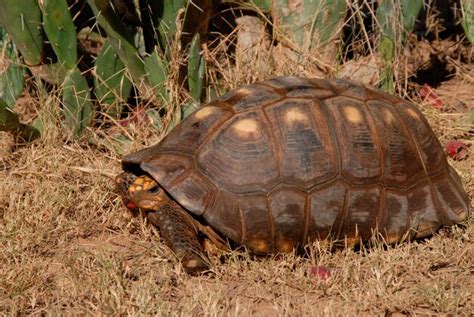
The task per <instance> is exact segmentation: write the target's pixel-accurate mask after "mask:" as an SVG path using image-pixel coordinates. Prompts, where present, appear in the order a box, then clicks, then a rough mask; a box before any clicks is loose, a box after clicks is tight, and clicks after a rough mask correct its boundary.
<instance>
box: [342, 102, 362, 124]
mask: <svg viewBox="0 0 474 317" xmlns="http://www.w3.org/2000/svg"><path fill="white" fill-rule="evenodd" d="M344 115H345V116H346V119H347V120H348V121H349V122H350V123H355V124H358V123H361V122H362V113H361V112H360V110H359V109H357V108H356V107H352V106H349V107H345V108H344Z"/></svg>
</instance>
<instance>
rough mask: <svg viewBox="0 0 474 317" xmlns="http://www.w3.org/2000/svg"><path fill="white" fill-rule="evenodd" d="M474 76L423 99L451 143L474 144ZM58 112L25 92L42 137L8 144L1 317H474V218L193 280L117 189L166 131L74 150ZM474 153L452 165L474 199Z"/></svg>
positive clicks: (95, 136)
mask: <svg viewBox="0 0 474 317" xmlns="http://www.w3.org/2000/svg"><path fill="white" fill-rule="evenodd" d="M351 67H352V66H351ZM472 74H473V72H472V68H471V69H468V70H467V71H466V70H463V71H460V72H459V74H458V75H457V76H454V77H453V78H452V79H451V80H448V81H445V82H443V84H442V85H440V86H439V87H437V89H436V93H437V95H439V97H440V98H443V100H445V101H446V103H447V106H444V107H441V108H440V109H437V108H435V107H433V104H436V103H433V98H431V99H430V98H427V101H425V102H420V103H419V105H420V108H421V109H422V111H423V112H424V113H425V115H426V117H427V118H428V120H429V121H430V123H431V125H432V126H433V129H434V130H435V133H436V134H437V136H438V137H439V138H440V140H441V142H442V144H445V143H446V142H448V141H450V140H453V139H459V140H463V142H465V143H466V144H472V142H473V138H472V137H473V130H472V129H473V128H472V121H470V119H469V115H468V113H469V111H471V110H472V109H473V108H474V104H473V100H472V96H473V94H472V90H473V88H474V79H473V76H472ZM262 76H263V75H262ZM229 78H230V77H229ZM252 79H253V78H252ZM237 85H238V84H237V82H235V86H237ZM230 86H233V84H231V85H230ZM40 99H41V98H40ZM434 99H435V100H436V98H434ZM415 101H417V102H418V101H420V100H415ZM38 109H40V110H38ZM58 109H59V106H58V104H57V100H55V98H54V97H48V96H45V97H44V100H39V104H38V101H37V100H36V99H34V98H31V97H29V96H28V95H26V96H23V99H22V100H20V102H19V104H18V105H17V107H16V108H15V110H16V111H17V112H19V113H20V115H21V118H22V120H23V121H24V122H28V121H29V120H31V119H32V118H33V117H35V116H36V115H37V112H36V110H38V113H39V115H40V117H41V119H42V122H43V126H44V132H43V136H42V138H41V139H40V140H37V141H35V142H33V143H31V144H27V145H20V146H14V145H13V143H12V139H11V136H9V135H7V134H5V133H2V134H0V312H3V313H4V314H6V315H26V314H37V315H43V314H52V315H64V314H70V315H99V314H100V315H105V314H107V315H138V314H146V315H170V314H173V315H175V314H176V315H185V316H186V315H209V316H221V315H231V316H234V315H235V316H247V315H257V316H278V315H281V316H286V315H288V316H305V315H306V316H308V315H311V316H314V315H353V314H354V313H356V314H359V315H374V314H377V315H407V314H409V315H413V314H417V315H425V314H430V315H431V314H456V315H470V314H472V312H473V311H474V296H473V295H474V294H473V293H474V291H473V290H474V225H473V224H472V220H467V221H466V222H465V223H463V224H460V225H459V226H455V227H452V228H444V229H442V230H441V231H440V232H439V233H437V234H436V235H434V236H433V237H430V238H428V239H425V240H423V241H413V242H403V243H400V244H398V245H391V246H386V245H382V244H378V245H374V246H372V247H371V248H362V250H359V251H354V250H352V249H346V250H344V249H343V250H336V251H331V250H330V248H329V246H328V245H323V244H318V243H316V244H314V245H312V246H311V247H310V248H309V252H308V253H309V255H308V256H306V257H301V256H296V255H294V254H289V255H284V256H277V257H264V258H255V257H253V256H250V255H248V254H246V253H245V252H243V251H240V252H237V251H234V252H230V253H226V254H223V255H221V256H211V261H212V270H211V273H209V274H207V275H204V276H198V277H196V276H189V275H187V274H186V273H185V272H184V271H183V269H182V268H181V266H180V265H179V264H178V261H177V260H176V259H175V258H174V257H173V254H172V253H171V251H170V250H169V249H168V248H167V247H166V246H164V244H163V243H162V241H161V240H160V237H159V233H158V232H157V231H156V230H155V229H154V228H152V227H150V226H148V225H147V224H146V223H145V222H144V221H143V220H142V219H140V218H134V217H132V216H131V215H130V214H129V213H128V212H127V211H126V209H125V208H124V207H123V205H122V204H121V201H120V199H119V197H118V196H117V194H116V193H115V191H114V184H113V177H114V175H116V174H117V173H118V172H119V171H120V155H121V154H124V153H128V152H132V151H134V150H137V149H139V148H143V147H144V146H147V145H151V144H153V143H155V142H157V141H158V140H159V139H160V138H161V137H162V135H163V133H162V131H161V132H158V131H153V129H152V128H151V127H149V126H147V125H146V122H145V123H144V124H143V125H140V124H139V123H140V122H139V121H140V120H138V119H136V118H135V119H136V120H135V121H133V122H132V121H130V122H132V123H130V125H128V126H127V127H123V126H121V125H117V126H114V127H112V128H107V127H106V128H103V127H99V128H94V129H90V130H89V131H88V133H86V136H84V137H83V138H82V139H80V140H72V139H68V138H67V137H65V136H64V133H63V128H62V127H61V123H60V121H59V120H58V118H59V117H60V116H59V114H58ZM137 118H138V117H137ZM145 121H146V120H145ZM127 124H128V123H127ZM120 131H125V132H126V133H125V135H127V137H128V138H129V139H130V140H131V141H130V142H128V143H127V142H124V143H121V145H120V143H118V142H115V141H114V140H113V139H112V137H113V136H114V135H117V134H120ZM468 151H469V149H468ZM470 151H471V153H469V152H468V156H467V158H465V159H464V160H461V161H455V160H452V159H449V162H450V163H451V164H452V165H453V166H454V167H455V169H456V170H457V171H458V172H459V173H460V175H461V178H462V180H463V183H464V184H465V186H466V188H467V191H468V193H469V195H470V197H471V201H472V198H473V196H474V177H473V176H474V173H473V171H474V169H473V162H474V158H473V154H472V146H471V149H470ZM471 204H472V203H471ZM315 266H323V267H325V268H327V269H329V271H330V277H328V278H322V277H320V276H319V277H318V276H313V275H312V274H310V273H308V271H309V270H310V269H311V268H312V267H315Z"/></svg>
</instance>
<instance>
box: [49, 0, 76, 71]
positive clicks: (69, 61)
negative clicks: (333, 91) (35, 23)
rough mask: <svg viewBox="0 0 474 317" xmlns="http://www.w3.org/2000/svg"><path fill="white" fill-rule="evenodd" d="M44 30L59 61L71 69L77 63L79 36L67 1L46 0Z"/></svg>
mask: <svg viewBox="0 0 474 317" xmlns="http://www.w3.org/2000/svg"><path fill="white" fill-rule="evenodd" d="M42 11H43V22H44V31H45V33H46V35H47V37H48V40H49V42H50V43H51V46H52V47H53V50H54V53H56V56H57V57H58V59H59V62H60V63H62V64H64V65H65V66H66V68H68V69H71V68H73V67H74V66H75V65H76V63H77V36H76V28H75V27H74V23H73V21H72V17H71V13H70V12H69V9H68V6H67V2H66V1H64V0H44V1H43V5H42Z"/></svg>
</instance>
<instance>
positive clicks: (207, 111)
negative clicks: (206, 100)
mask: <svg viewBox="0 0 474 317" xmlns="http://www.w3.org/2000/svg"><path fill="white" fill-rule="evenodd" d="M215 110H216V109H215V107H205V108H202V109H201V110H199V111H198V112H196V114H195V115H194V117H195V118H196V119H197V120H203V119H206V118H207V117H209V116H210V115H212V114H213V113H214V111H215Z"/></svg>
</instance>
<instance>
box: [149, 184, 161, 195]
mask: <svg viewBox="0 0 474 317" xmlns="http://www.w3.org/2000/svg"><path fill="white" fill-rule="evenodd" d="M159 192H160V186H158V185H156V186H153V187H152V188H150V189H149V190H148V193H150V194H158V193H159Z"/></svg>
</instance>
